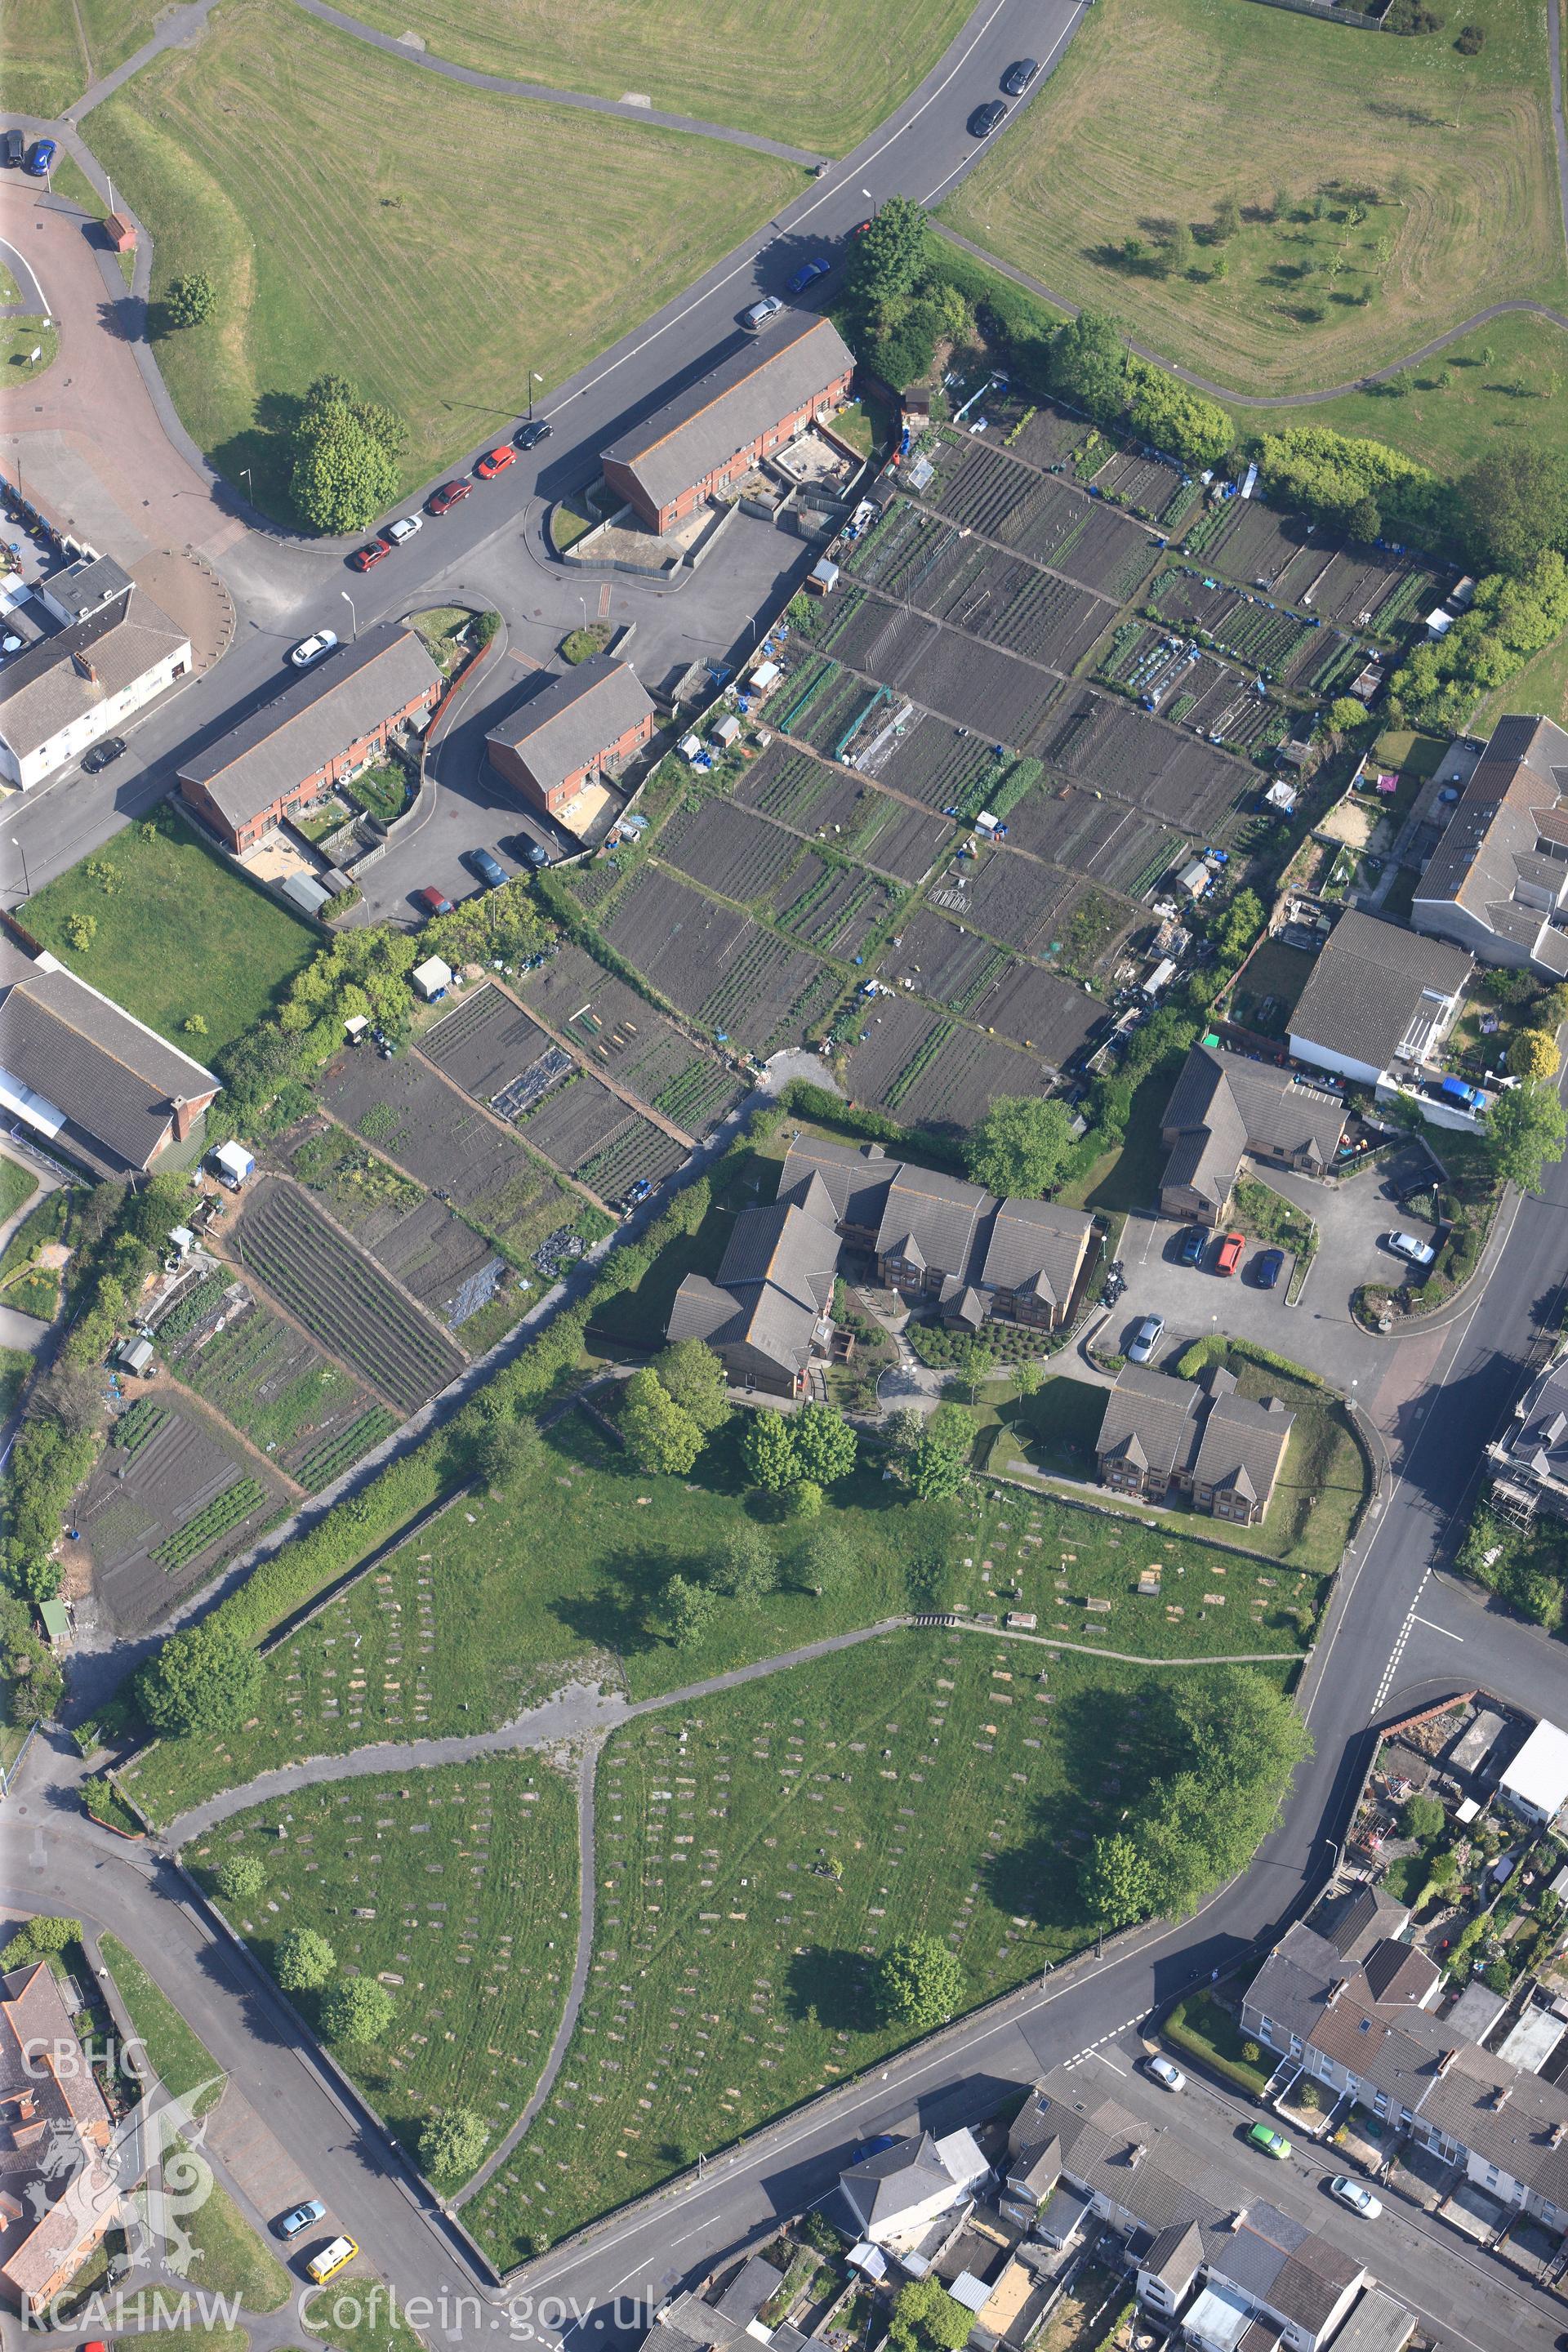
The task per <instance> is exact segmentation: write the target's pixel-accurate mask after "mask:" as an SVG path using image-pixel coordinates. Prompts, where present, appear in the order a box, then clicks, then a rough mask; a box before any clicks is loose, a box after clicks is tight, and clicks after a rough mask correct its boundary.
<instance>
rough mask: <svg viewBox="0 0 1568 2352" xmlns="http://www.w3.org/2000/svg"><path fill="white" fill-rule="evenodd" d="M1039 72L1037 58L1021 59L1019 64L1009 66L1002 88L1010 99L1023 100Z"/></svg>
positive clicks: (1003, 78)
mask: <svg viewBox="0 0 1568 2352" xmlns="http://www.w3.org/2000/svg"><path fill="white" fill-rule="evenodd" d="M1039 70H1040V68H1039V61H1038V59H1037V58H1019V59H1018V62H1017V64H1016V66H1009V67H1008V68H1007V70H1006V72H1005V74H1004V75H1003V77H1002V87H1003V89H1005V91H1006V93H1007V95H1008V97H1009V98H1022V97H1023V95H1024V92H1025V91H1026V89H1028V87H1029V84H1030V83H1031V82H1032V81H1033V80H1034V79H1035V76H1036V75H1037V73H1038V72H1039Z"/></svg>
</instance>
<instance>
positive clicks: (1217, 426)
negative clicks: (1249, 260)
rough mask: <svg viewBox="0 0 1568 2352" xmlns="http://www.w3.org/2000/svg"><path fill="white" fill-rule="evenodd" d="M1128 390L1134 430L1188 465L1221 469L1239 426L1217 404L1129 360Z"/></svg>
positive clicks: (1176, 380)
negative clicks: (1218, 467)
mask: <svg viewBox="0 0 1568 2352" xmlns="http://www.w3.org/2000/svg"><path fill="white" fill-rule="evenodd" d="M1221 266H1223V265H1219V264H1216V268H1218V267H1221ZM1126 392H1127V422H1128V424H1129V425H1131V427H1132V430H1133V432H1134V433H1136V434H1138V435H1139V436H1141V437H1142V439H1143V440H1145V441H1150V442H1152V443H1153V445H1154V446H1155V447H1156V448H1157V449H1165V450H1168V451H1169V452H1170V454H1171V456H1172V457H1182V458H1184V459H1185V460H1186V461H1187V463H1188V464H1189V465H1194V466H1217V465H1218V463H1219V461H1220V459H1221V458H1222V457H1224V456H1225V454H1226V450H1227V449H1229V447H1230V446H1231V445H1232V443H1233V442H1234V441H1235V439H1236V427H1235V425H1233V424H1232V423H1231V420H1230V417H1229V415H1227V414H1226V411H1225V410H1224V409H1223V408H1222V407H1221V406H1220V404H1219V403H1218V401H1217V400H1210V399H1209V398H1208V397H1207V395H1206V394H1204V393H1201V392H1194V390H1193V388H1192V386H1191V385H1190V384H1185V383H1182V382H1181V380H1180V378H1179V377H1177V376H1173V375H1170V374H1168V373H1166V371H1165V370H1164V369H1163V368H1157V367H1151V366H1150V365H1149V364H1148V362H1146V361H1144V360H1138V359H1130V360H1129V361H1128V362H1127V373H1126Z"/></svg>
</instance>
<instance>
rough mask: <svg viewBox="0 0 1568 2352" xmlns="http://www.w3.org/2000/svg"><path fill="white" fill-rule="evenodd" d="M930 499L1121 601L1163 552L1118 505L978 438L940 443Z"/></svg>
mask: <svg viewBox="0 0 1568 2352" xmlns="http://www.w3.org/2000/svg"><path fill="white" fill-rule="evenodd" d="M926 498H927V502H928V503H929V504H930V505H931V506H934V507H935V508H936V509H938V511H939V512H941V513H942V514H945V515H948V516H951V518H952V520H953V521H954V522H959V523H966V524H967V525H968V526H969V528H970V529H971V530H977V531H981V532H983V533H984V535H985V537H986V538H988V539H995V540H1000V541H1002V543H1003V545H1004V546H1006V547H1015V548H1016V549H1017V550H1018V551H1020V553H1022V554H1024V555H1027V556H1031V557H1033V559H1034V561H1035V562H1037V563H1044V564H1048V565H1049V567H1050V569H1051V570H1052V571H1053V572H1066V573H1067V575H1068V579H1069V580H1077V581H1079V582H1081V583H1082V585H1083V586H1084V587H1086V588H1093V589H1097V590H1099V591H1100V593H1102V594H1103V595H1105V596H1107V597H1109V599H1110V602H1111V603H1112V604H1121V602H1122V601H1123V599H1124V598H1126V597H1128V596H1131V593H1132V592H1133V590H1134V589H1135V588H1136V587H1137V585H1138V583H1139V582H1140V581H1141V580H1142V578H1143V577H1144V575H1145V573H1146V572H1148V571H1149V570H1150V569H1151V568H1152V564H1153V562H1154V559H1155V557H1156V555H1157V554H1158V552H1159V551H1158V549H1157V548H1156V546H1155V544H1154V541H1153V540H1152V538H1151V537H1150V535H1149V533H1148V532H1147V531H1146V530H1142V529H1140V527H1139V525H1138V524H1137V523H1135V522H1131V521H1129V520H1128V519H1127V518H1126V517H1125V516H1124V515H1120V514H1118V513H1117V512H1116V510H1115V509H1114V508H1113V507H1108V506H1106V505H1105V504H1104V503H1103V501H1101V500H1100V499H1091V498H1090V497H1089V495H1088V493H1087V492H1086V491H1083V490H1078V489H1074V488H1070V487H1069V486H1068V483H1066V482H1065V481H1063V480H1061V479H1060V478H1058V477H1056V476H1052V475H1048V474H1040V473H1037V472H1036V471H1035V469H1034V468H1033V467H1030V466H1026V465H1022V464H1019V463H1018V462H1017V461H1016V459H1014V458H1013V457H1009V456H1007V455H1006V454H1005V453H1004V452H1003V451H1002V450H1000V449H997V448H994V447H992V446H989V445H988V444H984V443H981V442H978V441H969V440H958V439H955V438H953V439H947V440H945V441H944V442H943V443H942V446H941V448H940V450H939V452H938V457H937V473H936V478H935V480H934V481H933V482H932V484H931V488H930V489H929V490H928V491H927V493H926Z"/></svg>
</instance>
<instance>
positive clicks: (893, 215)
mask: <svg viewBox="0 0 1568 2352" xmlns="http://www.w3.org/2000/svg"><path fill="white" fill-rule="evenodd" d="M926 219H927V215H926V211H925V208H924V206H923V205H917V204H916V203H915V202H914V200H913V198H912V197H910V196H889V199H888V201H887V203H886V204H885V205H883V206H882V207H881V209H880V211H879V213H878V215H877V216H876V218H875V220H874V221H873V222H872V223H871V226H870V227H869V228H868V229H867V230H866V232H865V234H864V235H863V236H859V237H858V238H857V239H856V243H855V251H854V255H853V257H852V258H851V260H850V265H849V272H848V288H849V292H850V293H851V294H852V295H853V296H855V298H856V299H858V300H859V301H861V302H879V301H883V300H885V299H886V298H887V297H888V296H889V295H896V294H909V293H912V292H913V290H914V288H915V286H916V285H917V284H918V282H919V280H920V278H921V273H922V271H923V270H924V268H925V266H926Z"/></svg>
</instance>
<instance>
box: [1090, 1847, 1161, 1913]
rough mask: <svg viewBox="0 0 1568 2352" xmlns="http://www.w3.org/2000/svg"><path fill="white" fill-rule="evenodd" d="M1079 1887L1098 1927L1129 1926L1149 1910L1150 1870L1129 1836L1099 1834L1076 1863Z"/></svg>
mask: <svg viewBox="0 0 1568 2352" xmlns="http://www.w3.org/2000/svg"><path fill="white" fill-rule="evenodd" d="M1078 1891H1079V1900H1080V1901H1081V1902H1082V1904H1083V1907H1084V1909H1085V1911H1086V1912H1087V1913H1088V1914H1089V1917H1090V1918H1091V1919H1092V1920H1093V1921H1094V1923H1095V1925H1096V1927H1107V1928H1113V1927H1131V1925H1132V1924H1133V1922H1134V1920H1137V1919H1142V1918H1146V1917H1147V1916H1148V1912H1149V1873H1148V1870H1147V1868H1146V1866H1145V1864H1144V1861H1143V1857H1142V1854H1141V1853H1139V1851H1138V1848H1137V1846H1136V1844H1135V1843H1133V1841H1132V1839H1131V1838H1130V1837H1125V1836H1123V1835H1122V1834H1121V1832H1120V1831H1118V1832H1114V1833H1113V1834H1112V1835H1111V1836H1110V1837H1098V1838H1096V1839H1095V1841H1094V1843H1093V1844H1092V1845H1091V1846H1090V1847H1089V1852H1088V1853H1086V1854H1085V1855H1084V1858H1083V1860H1082V1862H1080V1863H1079V1871H1078Z"/></svg>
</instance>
